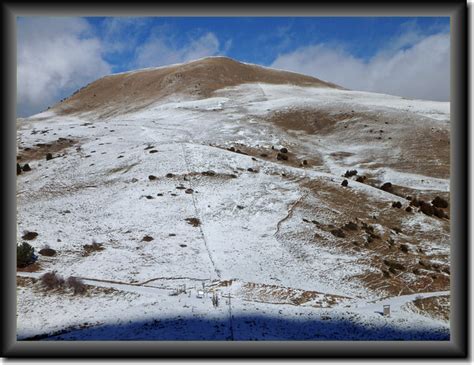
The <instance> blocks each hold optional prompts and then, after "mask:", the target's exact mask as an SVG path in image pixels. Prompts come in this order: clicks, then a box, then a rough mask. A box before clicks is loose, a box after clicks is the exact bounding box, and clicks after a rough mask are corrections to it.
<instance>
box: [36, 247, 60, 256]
mask: <svg viewBox="0 0 474 365" xmlns="http://www.w3.org/2000/svg"><path fill="white" fill-rule="evenodd" d="M39 254H40V255H43V256H55V255H56V250H53V249H52V248H43V249H41V250H39Z"/></svg>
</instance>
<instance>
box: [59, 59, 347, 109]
mask: <svg viewBox="0 0 474 365" xmlns="http://www.w3.org/2000/svg"><path fill="white" fill-rule="evenodd" d="M245 83H267V84H289V85H297V86H311V87H326V88H340V87H339V86H337V85H334V84H331V83H328V82H324V81H322V80H319V79H317V78H315V77H311V76H307V75H302V74H298V73H294V72H288V71H282V70H276V69H272V68H268V67H263V66H259V65H254V64H249V63H243V62H240V61H237V60H234V59H232V58H229V57H225V56H212V57H205V58H201V59H197V60H193V61H190V62H187V63H181V64H174V65H169V66H162V67H155V68H145V69H139V70H134V71H129V72H123V73H119V74H112V75H109V76H106V77H103V78H101V79H98V80H96V81H94V82H92V83H91V84H89V85H87V86H86V87H84V88H82V89H80V90H78V91H77V92H75V93H74V94H73V95H71V96H70V97H69V98H67V99H66V100H64V101H62V102H61V103H59V104H57V105H55V106H54V107H53V111H54V112H56V113H58V114H75V113H83V112H94V113H96V114H99V115H104V114H107V115H109V114H120V113H123V112H127V111H130V110H137V109H141V108H146V107H147V106H149V105H151V104H153V103H156V102H159V101H160V100H163V99H166V98H168V97H171V96H173V95H182V96H183V97H184V98H193V99H196V98H197V99H200V98H206V97H210V96H212V94H213V93H214V92H215V91H217V90H219V89H223V88H226V87H232V86H236V85H240V84H245Z"/></svg>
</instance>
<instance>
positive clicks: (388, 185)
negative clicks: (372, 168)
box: [380, 182, 393, 193]
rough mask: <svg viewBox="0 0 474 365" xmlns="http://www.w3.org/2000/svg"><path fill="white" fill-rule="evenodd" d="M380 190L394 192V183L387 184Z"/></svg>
mask: <svg viewBox="0 0 474 365" xmlns="http://www.w3.org/2000/svg"><path fill="white" fill-rule="evenodd" d="M380 189H381V190H383V191H386V192H389V193H391V192H392V190H393V186H392V183H390V182H386V183H384V184H383V185H382V186H381V187H380Z"/></svg>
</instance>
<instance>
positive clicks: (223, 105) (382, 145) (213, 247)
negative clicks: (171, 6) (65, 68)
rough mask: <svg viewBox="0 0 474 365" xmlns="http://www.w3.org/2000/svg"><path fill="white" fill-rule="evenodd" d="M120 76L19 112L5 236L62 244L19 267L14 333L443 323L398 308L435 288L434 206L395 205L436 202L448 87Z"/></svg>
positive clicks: (132, 335) (443, 263)
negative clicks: (385, 89)
mask: <svg viewBox="0 0 474 365" xmlns="http://www.w3.org/2000/svg"><path fill="white" fill-rule="evenodd" d="M242 67H245V70H247V75H246V76H245V75H244V74H245V73H243V71H242ZM197 70H198V71H199V72H198V71H197ZM216 70H217V71H216ZM249 70H250V71H249ZM157 72H160V77H161V78H163V77H164V78H165V79H166V80H168V79H169V77H170V76H169V75H171V74H172V75H174V76H173V77H174V78H173V80H174V81H173V83H170V84H173V87H171V86H168V85H166V86H163V84H162V83H157V81H156V79H153V77H155V76H156V75H155V76H153V77H151V76H152V75H154V74H156V73H157ZM213 72H216V73H217V75H216V76H215V77H213V76H212V75H213ZM178 74H179V75H184V76H181V78H178V79H176V80H175V76H176V75H178ZM137 75H141V76H140V78H136V76H137ZM147 75H148V77H147ZM203 75H207V79H206V78H203ZM229 75H230V76H229ZM242 75H244V76H245V77H244V76H242ZM249 75H250V76H249ZM237 76H239V77H237ZM115 77H120V80H121V82H122V81H123V84H121V85H122V86H117V85H118V84H117V82H114V83H113V84H112V83H111V82H110V79H111V78H114V76H110V77H106V78H104V79H101V80H98V81H97V82H95V83H93V84H91V85H90V86H89V87H87V88H85V89H84V90H82V91H80V92H78V93H77V94H75V95H74V96H73V97H72V98H70V99H68V100H66V101H65V102H63V103H60V104H58V105H57V106H55V107H53V108H52V109H51V110H49V111H47V112H45V113H42V114H38V115H36V116H33V117H31V118H27V119H22V120H19V121H18V123H17V124H18V126H17V127H18V158H19V159H18V162H19V163H20V164H21V165H23V164H24V163H28V164H29V165H30V167H31V169H32V170H31V171H29V172H23V173H22V174H21V175H18V186H17V205H18V214H17V218H18V242H22V241H24V240H23V239H22V235H23V233H24V231H34V232H37V233H38V236H37V237H36V238H35V239H34V240H31V241H28V242H29V243H30V244H31V245H33V246H34V247H35V249H36V251H39V250H40V249H41V248H43V247H44V246H46V245H47V246H49V247H50V248H52V249H54V250H56V251H57V254H56V255H55V256H53V257H46V256H42V255H39V260H38V262H37V263H36V264H35V265H36V266H35V267H34V268H30V269H26V271H36V272H23V273H20V274H21V276H22V279H21V280H20V281H19V283H20V285H19V287H18V337H19V338H20V339H22V338H30V337H34V336H37V335H40V337H38V338H51V339H59V338H62V339H73V338H75V339H175V338H176V339H235V340H239V339H398V338H404V339H449V323H448V322H446V321H445V320H442V319H439V317H432V316H430V313H429V311H427V310H423V309H421V310H413V306H410V305H406V306H404V305H402V304H405V303H409V302H411V301H412V300H413V298H415V297H416V296H419V297H420V298H419V299H420V300H421V298H422V297H423V296H426V295H428V296H434V297H436V298H437V297H440V298H442V297H445V296H446V295H449V245H450V234H449V219H448V217H445V218H439V217H437V216H434V215H427V214H424V213H423V212H421V211H419V208H417V207H412V211H411V212H407V211H406V210H405V209H406V208H407V207H408V206H409V203H410V201H409V200H407V199H406V197H407V196H411V197H418V198H419V199H423V200H425V201H426V202H429V201H431V200H432V199H433V198H435V197H436V196H439V197H441V198H443V199H445V200H447V201H449V133H450V132H449V103H440V102H428V101H420V100H408V99H403V98H398V97H393V96H389V95H381V94H373V93H365V92H357V91H350V90H343V89H341V88H337V87H335V85H330V84H324V83H322V82H321V81H319V80H317V79H312V78H308V77H306V76H302V75H297V74H291V73H284V72H280V71H276V70H269V69H260V68H258V67H256V66H251V65H242V64H238V65H236V63H235V61H230V60H228V59H221V58H212V59H204V60H201V61H197V62H194V63H190V64H185V65H176V66H173V67H172V68H162V69H153V70H144V71H141V72H134V73H125V74H121V75H117V76H115ZM130 78H132V79H133V82H132V81H130V82H129V83H128V84H127V81H124V80H127V79H130ZM191 79H192V80H193V82H198V83H199V80H201V84H202V85H206V90H205V92H199V93H189V87H190V83H189V80H191ZM130 80H131V79H130ZM144 80H149V82H147V83H145V84H144V82H145V81H144ZM150 80H151V81H150ZM160 80H162V79H160ZM163 80H164V79H163ZM183 80H184V81H183ZM216 80H217V81H216ZM115 81H117V80H115ZM160 82H161V81H160ZM140 83H141V84H140ZM114 85H115V86H114ZM117 87H119V88H120V87H122V89H121V90H119V91H117ZM142 88H143V90H145V89H147V88H148V89H147V90H148V92H147V94H146V97H145V94H144V93H141V92H139V90H141V89H142ZM151 89H153V90H155V89H156V90H155V91H153V93H151V92H150V90H151ZM98 90H101V92H103V93H106V94H108V95H109V96H110V97H108V96H107V95H105V96H104V95H102V97H101V99H100V101H94V100H93V98H98V96H97V95H98ZM200 90H201V91H202V90H204V89H200ZM172 91H173V92H172ZM135 93H139V94H140V95H137V94H135ZM93 95H95V96H93ZM112 96H113V97H112ZM281 148H286V149H287V150H288V151H287V152H280V151H279V150H280V149H281ZM48 152H50V153H52V155H53V157H54V158H53V159H51V160H48V161H47V160H46V159H45V156H46V153H48ZM354 169H355V170H357V174H356V175H355V176H352V177H343V175H344V174H345V172H346V171H347V170H354ZM362 176H365V179H364V178H362ZM357 177H359V179H358V180H359V181H356V178H357ZM344 179H347V180H348V186H346V187H345V186H342V185H341V183H342V182H343V180H344ZM386 182H391V183H392V188H391V190H390V191H384V190H382V189H380V186H381V185H382V184H383V183H386ZM385 190H387V189H385ZM393 202H400V203H401V205H402V208H394V207H392V203H393ZM443 211H444V212H445V213H446V214H448V213H449V209H444V210H443ZM448 215H449V214H448ZM145 237H149V238H148V239H146V238H145ZM150 237H151V238H152V239H150ZM144 238H145V240H144ZM93 240H95V241H96V242H98V243H100V244H102V250H98V251H94V252H86V251H85V249H84V245H90V244H91V243H92V241H93ZM49 271H56V272H57V273H58V274H60V275H62V276H64V277H69V276H76V277H80V278H83V279H84V280H86V284H88V285H90V288H89V294H88V295H87V296H85V297H83V296H72V295H71V294H70V293H69V292H68V291H65V292H64V291H63V292H62V291H46V290H45V289H44V288H43V287H42V286H41V282H40V281H36V282H35V280H37V279H38V278H39V276H40V275H41V274H42V273H44V272H49ZM24 276H26V277H29V278H31V279H28V278H25V277H24ZM183 285H185V286H186V292H182V293H179V294H177V295H171V296H170V294H173V293H176V292H177V290H178V291H179V289H180V288H181V289H182V288H183ZM198 290H203V291H204V292H205V293H204V294H203V298H197V295H198ZM212 293H216V295H218V297H219V298H220V303H221V304H220V305H219V306H218V307H214V306H213V304H212V301H211V297H212ZM430 293H435V294H430ZM400 295H402V296H403V295H405V296H407V297H400ZM410 295H411V296H410ZM199 296H201V295H200V294H199ZM224 296H228V297H224ZM381 298H386V299H385V302H383V303H382V302H377V300H379V299H381ZM402 298H406V299H402ZM426 300H428V299H426ZM373 301H375V304H374V303H372V304H371V303H369V302H373ZM401 302H403V303H401ZM387 303H388V304H390V303H392V305H393V309H392V315H391V316H390V317H384V316H381V314H380V313H379V312H381V311H382V304H387ZM448 303H449V301H448ZM105 308H106V309H105ZM443 310H444V311H448V313H449V305H448V306H447V307H446V306H445V307H444V308H443ZM51 313H55V315H51ZM84 323H86V324H84ZM203 327H204V328H203ZM55 332H56V336H55V337H54V336H53V337H51V336H52V334H54V333H55ZM50 335H51V336H50ZM48 336H49V337H48Z"/></svg>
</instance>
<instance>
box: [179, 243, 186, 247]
mask: <svg viewBox="0 0 474 365" xmlns="http://www.w3.org/2000/svg"><path fill="white" fill-rule="evenodd" d="M179 247H188V245H185V244H184V243H182V244H180V245H179Z"/></svg>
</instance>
